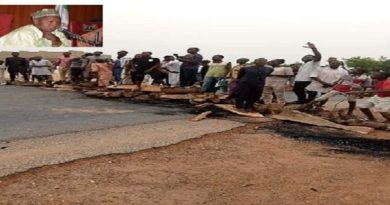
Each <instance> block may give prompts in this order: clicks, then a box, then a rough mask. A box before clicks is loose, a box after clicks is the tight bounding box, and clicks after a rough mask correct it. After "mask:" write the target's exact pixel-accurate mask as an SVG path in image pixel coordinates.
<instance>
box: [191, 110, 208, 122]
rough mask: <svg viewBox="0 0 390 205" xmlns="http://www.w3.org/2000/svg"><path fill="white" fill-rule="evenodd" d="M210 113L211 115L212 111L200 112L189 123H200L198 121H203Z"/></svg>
mask: <svg viewBox="0 0 390 205" xmlns="http://www.w3.org/2000/svg"><path fill="white" fill-rule="evenodd" d="M211 113H213V112H212V111H206V112H202V113H200V114H199V115H197V116H195V117H193V118H191V121H193V122H197V121H200V120H203V119H206V118H207V116H208V115H210V114H211Z"/></svg>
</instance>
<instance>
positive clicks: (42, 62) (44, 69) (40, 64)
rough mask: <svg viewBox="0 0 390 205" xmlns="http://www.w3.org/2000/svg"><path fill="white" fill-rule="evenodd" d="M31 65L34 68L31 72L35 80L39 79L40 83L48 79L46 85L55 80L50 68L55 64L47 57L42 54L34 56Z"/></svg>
mask: <svg viewBox="0 0 390 205" xmlns="http://www.w3.org/2000/svg"><path fill="white" fill-rule="evenodd" d="M30 67H31V69H32V71H31V74H32V78H33V81H34V79H37V80H38V82H39V83H42V81H43V80H45V81H46V85H50V84H51V83H52V81H53V78H52V73H51V71H50V68H51V67H53V64H52V63H51V62H50V61H49V60H46V59H43V58H42V57H41V56H37V57H34V58H33V59H32V60H31V61H30Z"/></svg>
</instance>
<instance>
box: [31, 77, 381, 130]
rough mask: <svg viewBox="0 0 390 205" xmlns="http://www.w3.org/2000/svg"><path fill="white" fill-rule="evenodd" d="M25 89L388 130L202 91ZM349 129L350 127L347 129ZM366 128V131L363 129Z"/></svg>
mask: <svg viewBox="0 0 390 205" xmlns="http://www.w3.org/2000/svg"><path fill="white" fill-rule="evenodd" d="M24 85H25V86H41V87H44V89H50V90H57V91H73V92H74V91H78V92H82V93H84V94H85V95H87V96H91V97H97V98H128V99H132V100H138V101H148V100H161V101H172V100H173V101H186V102H190V103H191V104H192V105H193V106H194V108H195V109H197V110H199V111H200V112H199V113H200V114H199V115H197V116H195V117H193V118H192V119H191V121H199V120H202V119H205V118H207V116H209V115H211V114H213V113H214V111H215V110H223V111H227V112H230V113H234V114H237V115H240V116H245V117H251V118H262V117H264V116H263V114H270V115H271V116H272V118H274V119H278V120H286V121H294V122H299V123H304V124H313V125H317V126H328V127H334V128H339V129H345V130H354V131H357V132H361V133H367V132H369V131H370V129H367V127H371V128H375V129H388V125H387V124H385V123H376V122H362V121H359V120H350V119H348V120H344V119H342V117H340V116H335V115H334V113H331V112H326V113H324V112H320V113H316V114H314V115H309V114H307V113H301V112H298V111H294V110H297V109H298V110H299V108H294V107H291V106H287V107H286V106H285V107H284V106H283V105H281V104H277V103H273V104H270V105H262V104H255V112H245V111H242V110H239V109H236V108H235V107H234V105H232V104H231V103H230V102H229V101H230V100H229V99H228V96H227V95H217V94H214V93H202V92H201V90H200V88H199V87H184V88H182V87H162V86H158V85H142V86H141V87H138V86H137V85H113V86H109V87H108V88H107V89H104V90H100V89H99V88H97V87H96V86H95V84H94V83H89V82H88V83H82V84H79V85H70V84H64V85H60V84H57V85H54V86H53V87H50V88H48V87H46V86H45V85H38V84H31V83H30V84H24ZM346 125H347V126H346ZM360 127H363V128H360Z"/></svg>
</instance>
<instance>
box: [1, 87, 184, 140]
mask: <svg viewBox="0 0 390 205" xmlns="http://www.w3.org/2000/svg"><path fill="white" fill-rule="evenodd" d="M188 117H189V115H188V114H187V112H186V111H184V108H183V107H182V106H175V105H172V106H170V107H161V106H153V105H145V104H134V103H129V102H118V101H113V100H110V101H109V100H101V99H93V98H89V97H86V96H84V95H82V94H80V93H76V92H57V91H49V90H42V89H40V88H32V87H21V86H0V140H1V141H4V140H13V139H21V138H31V137H40V136H48V135H55V134H60V133H69V132H75V131H86V130H96V129H105V128H111V127H120V126H126V125H135V124H142V123H153V122H160V121H167V120H177V119H187V118H188Z"/></svg>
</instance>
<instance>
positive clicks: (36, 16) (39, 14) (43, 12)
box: [31, 9, 60, 19]
mask: <svg viewBox="0 0 390 205" xmlns="http://www.w3.org/2000/svg"><path fill="white" fill-rule="evenodd" d="M46 16H58V17H60V14H59V13H58V12H57V11H56V10H54V9H42V10H38V11H35V12H33V13H32V14H31V17H32V18H33V19H39V18H42V17H46Z"/></svg>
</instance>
